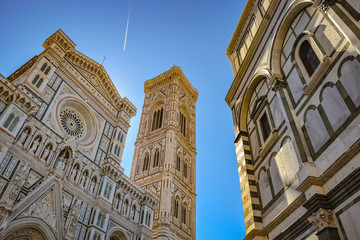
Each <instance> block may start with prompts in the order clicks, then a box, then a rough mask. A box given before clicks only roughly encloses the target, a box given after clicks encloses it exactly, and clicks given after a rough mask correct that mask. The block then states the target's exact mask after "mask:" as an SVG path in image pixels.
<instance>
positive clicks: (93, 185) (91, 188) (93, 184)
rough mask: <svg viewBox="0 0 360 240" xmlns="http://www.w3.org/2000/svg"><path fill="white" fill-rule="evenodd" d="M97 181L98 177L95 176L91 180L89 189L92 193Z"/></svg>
mask: <svg viewBox="0 0 360 240" xmlns="http://www.w3.org/2000/svg"><path fill="white" fill-rule="evenodd" d="M96 182H97V181H96V177H93V178H92V180H91V183H90V187H89V190H90V192H92V193H94V191H95V185H96Z"/></svg>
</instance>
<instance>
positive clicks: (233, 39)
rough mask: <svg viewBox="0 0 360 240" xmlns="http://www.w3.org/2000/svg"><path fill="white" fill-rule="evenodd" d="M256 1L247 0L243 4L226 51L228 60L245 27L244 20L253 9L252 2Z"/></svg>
mask: <svg viewBox="0 0 360 240" xmlns="http://www.w3.org/2000/svg"><path fill="white" fill-rule="evenodd" d="M255 1H256V0H248V1H246V4H245V7H244V10H243V12H242V14H241V16H240V19H239V21H238V23H237V25H236V27H235V31H234V33H233V35H232V37H231V40H230V43H229V45H228V47H227V49H226V55H227V56H228V58H229V59H231V57H230V56H231V53H232V52H233V50H234V48H235V46H236V43H237V41H238V38H239V35H240V33H241V31H242V30H243V28H244V27H246V26H245V23H246V20H247V19H248V17H249V13H250V12H251V10H252V8H253V5H254V2H255Z"/></svg>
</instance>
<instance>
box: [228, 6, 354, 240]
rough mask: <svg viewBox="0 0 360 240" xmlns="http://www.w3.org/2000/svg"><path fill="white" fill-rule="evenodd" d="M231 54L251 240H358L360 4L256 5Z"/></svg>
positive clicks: (232, 103) (231, 98)
mask: <svg viewBox="0 0 360 240" xmlns="http://www.w3.org/2000/svg"><path fill="white" fill-rule="evenodd" d="M226 53H227V55H228V57H229V59H230V61H231V63H232V66H233V72H234V80H233V82H232V84H231V87H230V89H229V91H228V93H227V96H226V98H225V100H226V102H227V103H228V105H229V107H230V108H231V110H232V113H233V122H234V130H235V135H236V137H235V141H234V143H235V147H236V156H237V163H238V171H239V177H240V186H241V192H242V203H243V209H244V218H245V228H246V236H245V238H244V239H246V240H247V239H256V240H262V239H263V240H266V239H274V240H280V239H286V240H288V239H289V240H292V239H295V240H300V239H301V240H316V239H320V240H328V239H332V240H335V239H349V240H350V239H353V240H357V239H359V236H360V228H359V221H360V217H359V216H360V115H359V113H360V1H359V0H342V1H330V0H296V1H295V0H248V1H247V2H246V5H245V9H244V11H243V13H242V15H241V17H240V20H239V22H238V25H237V26H236V29H235V32H234V34H233V36H232V38H231V41H230V44H229V46H228V48H227V51H226Z"/></svg>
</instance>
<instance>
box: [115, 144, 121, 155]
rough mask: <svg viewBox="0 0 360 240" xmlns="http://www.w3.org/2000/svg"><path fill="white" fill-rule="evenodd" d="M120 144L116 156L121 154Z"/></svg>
mask: <svg viewBox="0 0 360 240" xmlns="http://www.w3.org/2000/svg"><path fill="white" fill-rule="evenodd" d="M120 149H121V148H120V146H119V147H118V149H117V152H116V156H119V155H120Z"/></svg>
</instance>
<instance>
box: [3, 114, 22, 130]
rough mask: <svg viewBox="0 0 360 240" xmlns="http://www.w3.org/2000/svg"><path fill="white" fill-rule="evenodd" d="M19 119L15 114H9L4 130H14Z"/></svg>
mask: <svg viewBox="0 0 360 240" xmlns="http://www.w3.org/2000/svg"><path fill="white" fill-rule="evenodd" d="M19 120H20V117H19V116H18V115H16V114H15V113H10V115H9V117H8V118H7V119H6V121H5V123H4V125H3V126H4V128H6V129H7V130H9V131H10V132H12V131H13V130H14V128H15V127H16V125H17V123H18V122H19Z"/></svg>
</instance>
